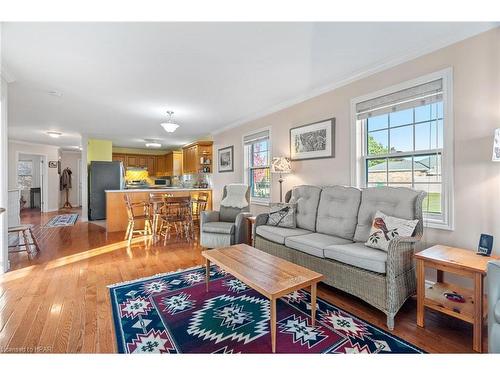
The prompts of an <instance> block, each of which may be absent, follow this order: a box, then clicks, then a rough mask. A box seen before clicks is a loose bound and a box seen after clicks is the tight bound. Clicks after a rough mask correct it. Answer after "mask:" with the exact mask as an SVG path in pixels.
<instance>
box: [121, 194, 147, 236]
mask: <svg viewBox="0 0 500 375" xmlns="http://www.w3.org/2000/svg"><path fill="white" fill-rule="evenodd" d="M124 199H125V206H126V208H127V216H128V226H127V230H126V232H125V239H126V240H128V243H129V245H130V243H131V242H132V237H133V236H134V234H139V235H141V236H149V235H152V234H153V232H152V224H151V215H150V211H151V210H150V206H149V202H132V201H131V199H130V197H129V195H128V194H125V195H124ZM137 208H139V209H140V208H142V210H141V211H142V212H141V214H137V213H136V210H137ZM134 209H135V210H134ZM138 221H139V222H140V221H144V229H136V223H137V222H138Z"/></svg>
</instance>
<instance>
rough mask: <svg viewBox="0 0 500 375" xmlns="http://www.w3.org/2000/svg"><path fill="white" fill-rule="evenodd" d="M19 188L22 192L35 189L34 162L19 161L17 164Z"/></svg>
mask: <svg viewBox="0 0 500 375" xmlns="http://www.w3.org/2000/svg"><path fill="white" fill-rule="evenodd" d="M17 186H18V187H19V188H20V189H22V190H29V189H31V188H32V187H33V161H31V160H19V161H18V162H17Z"/></svg>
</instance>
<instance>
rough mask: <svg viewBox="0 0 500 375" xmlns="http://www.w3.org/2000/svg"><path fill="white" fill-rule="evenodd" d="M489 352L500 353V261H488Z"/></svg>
mask: <svg viewBox="0 0 500 375" xmlns="http://www.w3.org/2000/svg"><path fill="white" fill-rule="evenodd" d="M488 352H489V353H500V261H493V262H489V263H488Z"/></svg>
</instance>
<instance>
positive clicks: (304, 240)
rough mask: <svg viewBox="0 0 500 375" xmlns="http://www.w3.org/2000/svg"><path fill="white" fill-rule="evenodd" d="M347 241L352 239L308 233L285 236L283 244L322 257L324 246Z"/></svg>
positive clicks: (346, 242) (341, 243)
mask: <svg viewBox="0 0 500 375" xmlns="http://www.w3.org/2000/svg"><path fill="white" fill-rule="evenodd" d="M348 243H352V241H349V240H346V239H344V238H339V237H334V236H329V235H327V234H321V233H310V234H304V235H302V236H291V237H287V238H285V246H288V247H291V248H292V249H295V250H299V251H302V252H303V253H307V254H310V255H314V256H317V257H320V258H324V255H323V249H324V248H325V247H328V246H330V245H343V244H348Z"/></svg>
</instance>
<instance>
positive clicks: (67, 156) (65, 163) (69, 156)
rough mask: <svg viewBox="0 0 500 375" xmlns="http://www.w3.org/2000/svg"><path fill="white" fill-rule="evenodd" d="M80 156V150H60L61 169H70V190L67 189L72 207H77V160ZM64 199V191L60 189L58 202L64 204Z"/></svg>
mask: <svg viewBox="0 0 500 375" xmlns="http://www.w3.org/2000/svg"><path fill="white" fill-rule="evenodd" d="M81 158H82V153H81V152H76V151H61V170H64V169H65V168H69V169H71V172H73V174H72V175H71V177H72V179H71V186H72V188H71V190H70V191H69V203H71V205H72V206H73V207H78V183H79V179H78V160H80V159H81ZM65 201H66V193H65V192H64V191H61V197H60V203H61V206H62V205H64V202H65Z"/></svg>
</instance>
